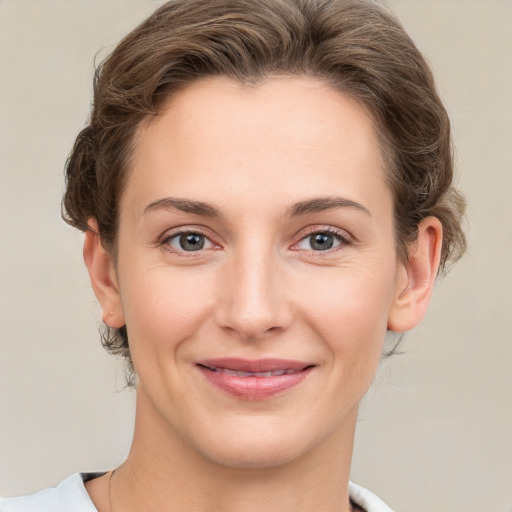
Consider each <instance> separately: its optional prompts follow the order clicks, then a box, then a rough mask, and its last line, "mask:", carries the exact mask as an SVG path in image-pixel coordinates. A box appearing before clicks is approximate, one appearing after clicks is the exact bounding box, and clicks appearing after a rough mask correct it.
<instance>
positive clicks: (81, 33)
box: [0, 0, 512, 512]
mask: <svg viewBox="0 0 512 512" xmlns="http://www.w3.org/2000/svg"><path fill="white" fill-rule="evenodd" d="M160 3H161V2H158V1H154V0H44V1H43V0H0V130H1V131H0V243H1V250H0V390H1V391H0V415H1V416H0V418H1V420H0V495H3V496H11V495H16V494H20V493H28V492H32V491H35V490H37V489H39V488H42V487H45V486H49V485H54V484H56V483H57V482H59V481H60V480H61V479H63V478H64V477H66V476H68V475H69V474H71V473H73V472H76V471H90V470H106V469H110V468H112V467H114V466H116V465H118V464H119V463H120V462H121V461H122V459H123V457H124V456H125V455H126V454H127V452H128V449H129V444H130V438H131V432H132V428H133V419H132V417H133V405H134V404H133V402H134V393H133V392H129V391H123V385H124V380H123V367H122V365H121V364H119V362H116V361H115V360H114V359H113V358H111V357H109V356H107V355H106V354H104V353H103V350H102V348H101V347H100V343H99V338H98V334H97V325H98V322H99V321H100V315H99V308H98V307H97V305H96V302H95V299H94V297H93V294H92V292H91V291H90V288H89V283H88V277H87V274H86V271H85V268H84V266H83V264H82V259H81V243H82V236H81V234H80V233H76V232H74V230H72V229H71V228H69V227H67V226H66V225H65V224H64V223H63V222H62V221H61V220H60V197H61V194H62V190H63V166H64V162H65V159H66V156H67V155H68V153H69V151H70V148H71V145H72V143H73V140H74V137H75V136H76V134H77V132H78V131H79V130H80V128H81V127H82V126H83V124H84V123H85V120H86V117H87V114H88V109H89V104H90V97H91V78H92V73H93V61H94V58H95V55H96V53H97V52H98V51H99V56H98V58H101V56H104V55H105V54H106V53H107V52H108V51H109V50H111V49H112V48H113V47H114V46H115V44H116V42H117V41H118V40H119V39H120V37H121V36H123V35H124V34H125V33H126V32H127V31H129V30H130V29H131V28H133V27H134V26H135V25H136V24H137V23H138V22H140V21H141V20H142V19H143V17H145V16H146V15H148V14H149V13H150V12H151V11H152V10H153V9H154V8H156V7H157V6H158V5H160ZM388 3H389V5H390V6H391V7H392V8H393V10H394V11H395V12H396V13H397V14H398V16H399V17H400V19H401V20H402V22H403V23H404V25H405V27H406V28H407V29H408V31H409V32H410V33H411V35H412V36H413V39H414V40H415V41H416V43H417V44H418V46H419V48H420V49H421V50H422V51H423V52H424V53H425V54H426V56H427V58H428V60H429V62H430V63H431V65H432V68H433V70H434V73H435V75H436V76H437V79H438V84H439V88H440V90H441V94H442V96H443V98H444V100H445V102H446V104H447V107H448V110H449V112H450V114H451V117H452V120H453V127H454V141H455V145H456V148H457V170H458V176H459V178H458V181H459V183H460V187H461V189H462V190H463V191H464V193H465V194H466V195H467V198H468V201H469V205H470V206H469V210H468V224H469V231H468V236H469V252H468V254H467V255H466V256H465V258H464V260H463V261H461V262H460V264H459V265H458V266H457V267H456V268H455V269H454V270H453V271H452V273H451V274H450V275H449V276H448V277H447V278H445V279H444V280H442V281H439V282H438V284H437V290H436V292H435V296H434V300H433V303H432V306H431V308H430V311H429V313H428V316H427V318H426V320H425V321H424V323H423V324H422V325H421V326H420V327H419V328H418V329H417V330H415V331H414V332H412V333H410V334H408V335H407V336H406V339H405V343H404V346H403V348H404V352H405V354H404V355H401V356H396V357H394V358H392V359H391V360H388V361H387V362H385V363H384V364H383V366H382V368H381V370H380V372H379V374H378V376H377V378H376V381H375V383H374V385H373V387H372V389H371V390H370V392H369V393H368V395H367V397H366V399H365V401H364V404H363V407H362V410H361V415H360V420H359V430H358V434H357V438H356V449H355V454H354V462H353V472H352V479H353V480H354V481H356V482H358V483H360V484H361V485H364V486H367V487H369V488H370V489H371V490H373V491H374V492H376V493H377V494H378V495H380V496H381V497H382V498H383V499H384V500H385V501H386V502H388V503H389V504H390V505H391V506H392V507H393V508H395V509H396V510H397V511H398V512H400V511H407V510H410V511H415V512H436V511H448V510H450V511H464V512H480V511H481V510H492V511H494V512H512V440H511V438H512V371H511V370H512V320H511V317H512V299H511V296H512V293H511V290H512V228H511V225H512V200H511V193H512V151H511V146H512V128H511V127H512V100H511V98H512V30H511V27H512V1H510V0H485V1H484V0H479V1H473V0H429V1H427V0H392V1H389V2H388Z"/></svg>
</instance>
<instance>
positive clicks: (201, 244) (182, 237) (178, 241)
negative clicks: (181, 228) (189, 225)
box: [167, 232, 213, 252]
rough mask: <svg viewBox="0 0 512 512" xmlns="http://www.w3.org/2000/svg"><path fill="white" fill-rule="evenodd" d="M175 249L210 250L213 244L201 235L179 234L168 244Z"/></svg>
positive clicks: (189, 250)
mask: <svg viewBox="0 0 512 512" xmlns="http://www.w3.org/2000/svg"><path fill="white" fill-rule="evenodd" d="M167 243H168V244H169V245H170V246H171V247H172V248H173V249H175V250H177V251H186V252H193V251H200V250H201V249H209V248H211V247H213V244H212V242H210V241H209V240H208V238H206V237H205V236H204V235H202V234H201V233H190V232H188V233H179V234H177V235H175V236H173V237H172V238H170V239H169V241H168V242H167Z"/></svg>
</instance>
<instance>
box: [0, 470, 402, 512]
mask: <svg viewBox="0 0 512 512" xmlns="http://www.w3.org/2000/svg"><path fill="white" fill-rule="evenodd" d="M102 474H103V473H76V474H74V475H72V476H70V477H69V478H66V480H63V481H62V482H61V483H60V484H59V485H57V486H56V487H50V488H49V489H44V490H43V491H39V492H36V493H35V494H31V495H29V496H20V497H17V498H0V512H98V511H97V509H96V507H95V506H94V503H93V502H92V501H91V498H90V497H89V494H88V493H87V491H86V489H85V486H84V482H86V481H87V480H91V479H92V478H95V477H98V476H101V475H102ZM349 495H350V499H351V501H352V502H353V503H355V504H356V505H358V506H359V507H361V508H362V509H363V510H365V511H366V512H393V511H392V510H391V509H390V508H389V507H388V506H387V505H386V504H385V503H384V502H383V501H382V500H380V499H379V498H377V496H375V494H372V493H371V492H370V491H368V490H367V489H364V488H363V487H360V486H359V485H356V484H354V483H352V482H350V485H349Z"/></svg>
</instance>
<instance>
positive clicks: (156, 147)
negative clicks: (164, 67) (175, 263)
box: [123, 78, 387, 205]
mask: <svg viewBox="0 0 512 512" xmlns="http://www.w3.org/2000/svg"><path fill="white" fill-rule="evenodd" d="M382 167H383V166H382V162H381V156H380V150H379V145H378V143H377V138H376V135H375V129H374V123H373V120H372V118H371V116H370V115H369V113H368V112H367V111H366V109H364V108H363V107H362V106H361V105H360V104H359V103H358V102H356V101H355V100H352V99H350V98H348V97H346V96H343V95H342V94H340V93H339V92H336V91H334V90H332V89H331V88H329V87H327V86H326V85H325V84H323V83H322V82H321V81H319V80H316V79H313V78H273V79H270V80H267V81H264V82H262V83H261V84H259V85H257V86H251V87H248V86H243V85H240V84H238V83H234V82H232V81H229V80H228V79H224V78H210V79H207V80H202V81H200V82H197V83H194V84H192V85H190V86H188V87H187V88H185V89H184V90H182V91H180V92H179V93H177V94H176V95H174V96H173V97H171V98H170V100H169V101H168V103H167V104H166V105H165V108H164V109H163V111H162V112H161V114H159V115H158V116H156V117H155V118H151V119H149V120H146V121H145V122H143V123H142V124H141V125H140V127H139V129H138V133H137V137H136V140H135V143H134V152H133V160H132V166H131V171H130V176H129V178H128V185H129V186H128V187H127V190H126V194H125V196H130V195H133V194H134V193H135V194H136V196H137V197H136V198H134V199H135V200H137V199H138V200H139V201H140V203H141V205H142V203H145V204H148V203H149V202H151V201H152V200H155V199H158V198H157V197H155V196H156V195H158V194H159V193H163V190H162V191H159V190H158V189H159V187H161V188H162V187H163V188H166V187H167V188H168V190H167V192H168V193H169V194H170V195H173V196H180V195H181V196H184V197H188V196H190V194H193V195H194V197H195V198H196V199H198V200H204V201H211V200H212V197H211V195H212V193H214V192H215V193H216V194H219V193H221V192H222V191H224V192H225V194H228V193H230V191H231V192H232V191H233V190H235V189H236V191H237V194H238V196H242V195H244V194H250V193H251V192H253V194H256V192H257V191H259V190H260V189H261V186H262V184H264V183H266V184H267V186H268V190H267V191H266V193H267V196H268V197H269V198H271V197H272V198H277V197H279V198H282V197H283V195H284V196H286V195H288V196H291V195H296V196H300V195H303V196H307V195H326V193H327V192H328V191H329V189H330V188H332V189H333V190H332V192H333V193H335V192H339V193H341V192H343V193H344V195H348V196H349V198H353V199H354V200H360V199H362V198H360V197H358V196H360V195H361V194H363V195H364V196H365V200H366V201H369V202H372V201H373V200H374V199H378V196H379V194H380V195H381V194H382V188H383V187H384V188H387V187H386V186H385V184H384V179H383V178H384V177H383V171H382ZM149 181H150V182H151V183H153V186H152V187H151V186H147V185H148V182H149ZM376 184H377V185H378V187H375V185H376ZM340 187H341V188H342V190H338V189H339V188H340ZM378 188H380V189H381V190H377V189H378ZM372 194H373V195H374V196H375V197H372ZM124 199H125V197H123V200H124Z"/></svg>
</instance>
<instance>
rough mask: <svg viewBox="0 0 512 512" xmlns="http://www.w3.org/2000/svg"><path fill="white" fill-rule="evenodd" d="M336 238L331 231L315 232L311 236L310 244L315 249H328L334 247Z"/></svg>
mask: <svg viewBox="0 0 512 512" xmlns="http://www.w3.org/2000/svg"><path fill="white" fill-rule="evenodd" d="M334 242H335V238H334V235H331V234H330V233H314V234H312V235H310V236H309V245H310V246H311V249H313V250H314V251H326V250H328V249H332V247H334Z"/></svg>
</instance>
